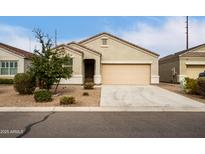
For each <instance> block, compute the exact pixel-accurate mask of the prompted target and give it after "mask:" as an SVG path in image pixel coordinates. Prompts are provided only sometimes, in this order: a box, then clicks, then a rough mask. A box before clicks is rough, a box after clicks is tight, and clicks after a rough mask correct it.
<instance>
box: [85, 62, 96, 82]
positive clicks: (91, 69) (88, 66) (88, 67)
mask: <svg viewBox="0 0 205 154" xmlns="http://www.w3.org/2000/svg"><path fill="white" fill-rule="evenodd" d="M94 74H95V60H94V59H85V60H84V81H85V82H94Z"/></svg>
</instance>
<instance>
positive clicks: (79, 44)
mask: <svg viewBox="0 0 205 154" xmlns="http://www.w3.org/2000/svg"><path fill="white" fill-rule="evenodd" d="M70 44H76V45H78V46H80V47H82V48H85V49H87V50H90V51H92V52H94V53H97V54H99V55H101V53H99V52H97V51H96V50H93V49H91V48H89V47H86V46H84V45H82V44H79V43H76V42H70V43H68V44H67V45H70Z"/></svg>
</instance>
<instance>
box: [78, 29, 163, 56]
mask: <svg viewBox="0 0 205 154" xmlns="http://www.w3.org/2000/svg"><path fill="white" fill-rule="evenodd" d="M104 34H105V35H108V36H110V37H113V38H115V39H118V40H120V41H122V42H124V43H127V44H129V45H131V46H134V47H137V48H140V49H142V50H145V51H146V52H149V53H151V54H154V55H156V56H159V54H157V53H155V52H152V51H150V50H148V49H145V48H143V47H140V46H138V45H136V44H133V43H131V42H128V41H126V40H123V39H121V38H119V37H117V36H114V35H112V34H109V33H106V32H103V33H99V34H97V35H94V36H92V37H90V38H87V39H85V40H82V41H80V42H78V43H79V44H82V43H84V42H87V41H89V40H91V39H93V38H95V37H98V36H100V35H104Z"/></svg>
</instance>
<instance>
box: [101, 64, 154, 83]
mask: <svg viewBox="0 0 205 154" xmlns="http://www.w3.org/2000/svg"><path fill="white" fill-rule="evenodd" d="M123 69H124V70H123ZM126 75H127V76H126ZM150 83H151V65H150V64H103V65H102V84H116V85H119V84H128V85H134V84H135V85H149V84H150Z"/></svg>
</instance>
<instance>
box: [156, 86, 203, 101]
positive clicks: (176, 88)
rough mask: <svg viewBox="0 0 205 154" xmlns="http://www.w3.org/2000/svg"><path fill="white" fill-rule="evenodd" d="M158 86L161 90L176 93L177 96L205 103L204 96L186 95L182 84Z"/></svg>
mask: <svg viewBox="0 0 205 154" xmlns="http://www.w3.org/2000/svg"><path fill="white" fill-rule="evenodd" d="M158 86H159V87H161V88H164V89H167V90H169V91H172V92H175V93H177V94H180V95H183V96H185V97H188V98H191V99H193V100H196V101H199V102H202V103H205V98H204V97H203V96H200V95H191V94H185V93H184V92H183V90H182V88H181V87H180V84H171V83H160V84H159V85H158Z"/></svg>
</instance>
